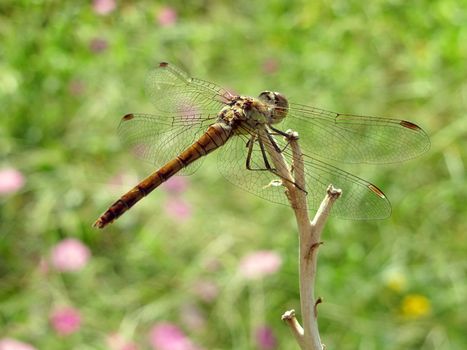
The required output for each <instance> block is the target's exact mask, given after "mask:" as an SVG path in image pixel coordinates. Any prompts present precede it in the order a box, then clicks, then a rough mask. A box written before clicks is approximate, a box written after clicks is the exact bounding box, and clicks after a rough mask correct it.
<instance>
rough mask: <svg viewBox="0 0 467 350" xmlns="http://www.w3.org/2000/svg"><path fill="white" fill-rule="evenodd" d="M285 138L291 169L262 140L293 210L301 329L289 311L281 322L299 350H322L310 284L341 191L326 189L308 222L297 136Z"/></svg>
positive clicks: (319, 301)
mask: <svg viewBox="0 0 467 350" xmlns="http://www.w3.org/2000/svg"><path fill="white" fill-rule="evenodd" d="M287 134H288V135H289V137H288V141H289V144H290V146H291V148H292V154H293V159H292V160H293V163H292V167H289V166H288V165H287V162H286V160H285V158H284V156H283V155H282V154H281V153H278V152H276V151H275V148H274V147H273V145H272V144H271V141H270V140H269V139H268V138H267V137H265V136H264V137H262V139H263V143H264V144H265V145H266V146H267V147H266V149H267V150H268V153H269V155H270V157H271V159H272V161H273V163H274V167H275V168H276V171H277V173H278V175H279V176H280V177H281V178H282V179H284V180H285V181H282V184H283V185H284V186H285V187H286V194H287V198H288V199H289V202H290V205H291V207H292V209H293V210H294V214H295V219H296V221H297V226H298V232H299V244H300V252H299V274H300V309H301V314H302V322H303V328H302V327H301V326H300V324H299V322H298V321H297V319H296V318H295V312H294V311H293V310H292V311H288V312H286V313H285V314H284V315H283V316H282V319H283V320H284V321H286V322H287V324H288V326H289V327H290V329H291V331H292V334H293V335H294V337H295V339H296V340H297V343H298V344H299V345H300V348H301V349H302V350H323V349H324V346H323V345H322V344H321V340H320V336H319V331H318V318H317V305H318V304H319V303H321V302H322V299H321V298H318V299H317V300H315V297H314V283H315V276H316V267H317V257H318V248H319V246H320V245H321V244H322V242H321V241H320V239H321V232H322V230H323V228H324V224H325V222H326V219H327V217H328V215H329V212H330V211H331V207H332V205H333V204H334V202H335V201H336V200H337V199H338V198H339V196H340V195H341V191H340V190H338V189H335V188H334V187H332V185H330V186H329V187H328V189H327V193H326V196H325V198H324V199H323V201H322V203H321V205H320V207H319V209H318V211H317V212H316V215H315V217H314V218H313V221H310V218H309V216H308V205H307V198H306V192H305V188H306V183H305V169H304V163H303V156H302V152H301V150H300V146H299V144H298V134H297V133H296V132H293V131H290V130H288V131H287Z"/></svg>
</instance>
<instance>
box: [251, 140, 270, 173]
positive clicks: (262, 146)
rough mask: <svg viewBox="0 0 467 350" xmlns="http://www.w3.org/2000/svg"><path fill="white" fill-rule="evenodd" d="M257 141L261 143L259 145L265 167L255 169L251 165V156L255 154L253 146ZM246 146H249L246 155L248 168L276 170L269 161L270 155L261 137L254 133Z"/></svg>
mask: <svg viewBox="0 0 467 350" xmlns="http://www.w3.org/2000/svg"><path fill="white" fill-rule="evenodd" d="M255 142H258V144H259V147H260V149H261V155H262V156H263V161H264V168H258V169H254V168H252V166H251V156H252V154H253V147H254V145H255ZM246 146H247V147H248V153H247V157H246V168H247V169H248V170H254V171H258V170H259V171H274V169H273V168H272V167H271V165H270V164H269V161H268V157H267V154H266V151H265V149H264V144H263V142H262V141H261V139H260V138H257V136H256V135H252V136H251V138H250V139H249V140H248V142H247V143H246Z"/></svg>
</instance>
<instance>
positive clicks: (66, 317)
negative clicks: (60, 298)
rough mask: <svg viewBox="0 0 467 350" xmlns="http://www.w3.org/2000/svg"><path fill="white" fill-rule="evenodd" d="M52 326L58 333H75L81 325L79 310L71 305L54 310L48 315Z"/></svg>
mask: <svg viewBox="0 0 467 350" xmlns="http://www.w3.org/2000/svg"><path fill="white" fill-rule="evenodd" d="M50 323H51V325H52V328H53V329H54V330H55V332H57V333H58V334H60V335H68V334H72V333H75V332H76V331H78V329H79V328H80V326H81V316H80V314H79V311H78V310H76V309H74V308H72V307H64V308H60V309H57V310H55V311H54V312H53V313H52V314H51V315H50Z"/></svg>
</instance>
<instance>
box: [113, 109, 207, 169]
mask: <svg viewBox="0 0 467 350" xmlns="http://www.w3.org/2000/svg"><path fill="white" fill-rule="evenodd" d="M162 116H164V115H162ZM164 117H165V118H161V114H159V115H151V114H128V115H126V116H124V117H123V118H122V120H121V122H120V125H119V127H118V135H119V137H120V139H121V140H122V142H123V144H124V145H125V147H127V148H128V149H129V150H131V152H132V153H133V154H134V155H136V156H137V157H139V158H141V159H143V160H146V161H148V162H149V163H151V164H153V165H154V166H156V167H157V168H159V167H161V166H162V165H164V164H165V163H167V162H168V161H169V160H171V159H172V158H174V157H176V156H177V155H178V154H180V153H181V152H182V151H183V150H185V149H186V148H188V147H189V146H190V145H191V144H193V142H195V141H196V140H197V139H198V138H199V137H200V136H201V135H202V134H203V133H204V132H206V129H207V128H208V126H209V125H210V124H212V122H213V120H212V119H209V118H207V119H202V118H201V116H196V115H192V116H190V118H189V119H185V120H184V119H182V118H180V115H178V116H176V117H171V118H169V117H167V116H164ZM201 162H202V158H201V159H199V160H198V161H196V162H193V163H192V164H190V166H188V167H187V168H185V169H184V170H182V172H181V173H180V174H181V175H187V174H190V173H192V172H194V171H195V170H196V169H197V168H198V167H199V166H200V164H201Z"/></svg>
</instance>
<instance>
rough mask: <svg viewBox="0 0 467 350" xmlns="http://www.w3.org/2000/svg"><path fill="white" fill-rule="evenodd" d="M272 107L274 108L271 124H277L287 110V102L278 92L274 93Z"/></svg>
mask: <svg viewBox="0 0 467 350" xmlns="http://www.w3.org/2000/svg"><path fill="white" fill-rule="evenodd" d="M273 94H274V106H275V107H276V108H275V109H274V112H273V115H272V117H273V123H278V122H280V121H281V120H282V119H284V118H285V116H286V115H287V110H288V109H289V101H287V98H285V96H284V95H282V94H281V93H280V92H274V93H273Z"/></svg>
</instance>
